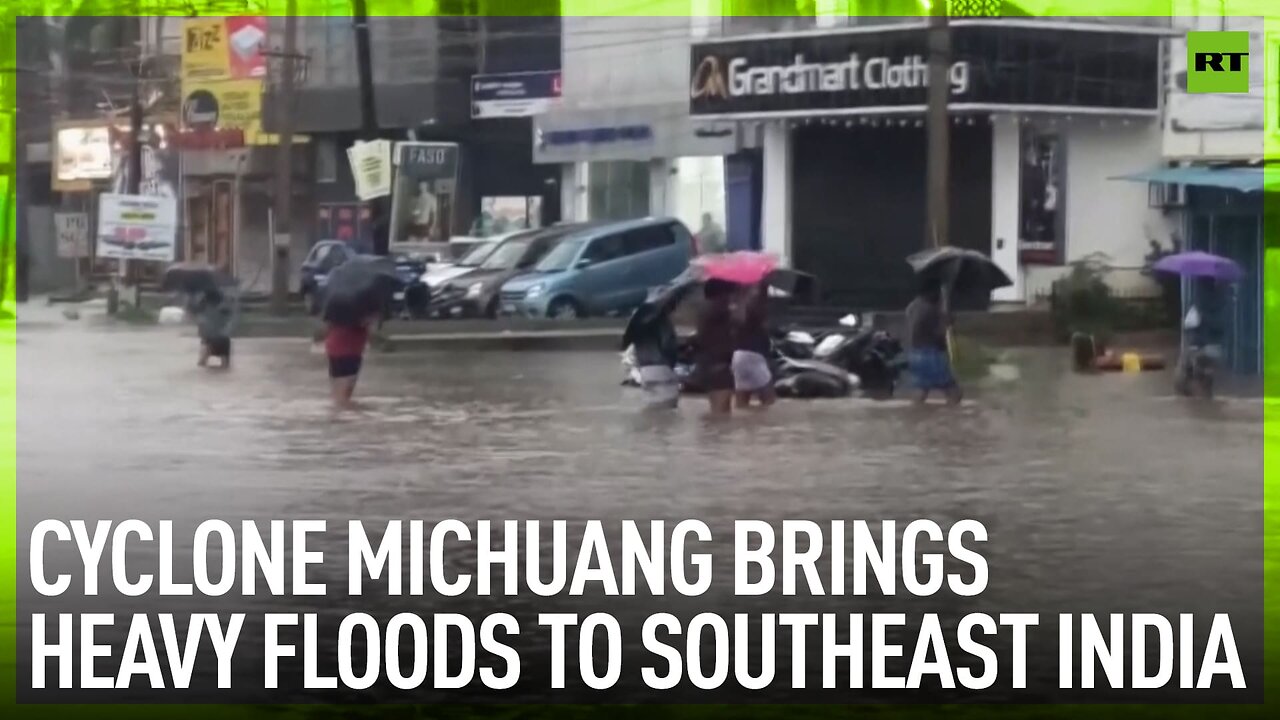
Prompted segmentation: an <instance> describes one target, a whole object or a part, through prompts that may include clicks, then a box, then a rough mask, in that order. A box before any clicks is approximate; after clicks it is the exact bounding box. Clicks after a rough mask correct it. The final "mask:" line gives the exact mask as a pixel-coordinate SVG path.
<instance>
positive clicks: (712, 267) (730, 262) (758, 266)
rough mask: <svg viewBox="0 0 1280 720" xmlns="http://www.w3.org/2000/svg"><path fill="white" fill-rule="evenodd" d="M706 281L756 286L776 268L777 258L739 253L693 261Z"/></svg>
mask: <svg viewBox="0 0 1280 720" xmlns="http://www.w3.org/2000/svg"><path fill="white" fill-rule="evenodd" d="M694 263H695V264H696V265H697V266H698V267H699V268H701V270H702V276H703V278H704V279H707V280H723V281H725V282H731V283H737V284H739V285H756V284H758V283H760V282H763V281H764V279H765V278H766V277H768V276H769V273H771V272H773V271H774V270H775V269H776V268H777V267H778V260H777V258H775V257H773V256H772V255H765V254H764V253H758V252H746V251H739V252H733V253H728V254H727V255H709V256H707V257H701V258H698V259H697V260H695V261H694Z"/></svg>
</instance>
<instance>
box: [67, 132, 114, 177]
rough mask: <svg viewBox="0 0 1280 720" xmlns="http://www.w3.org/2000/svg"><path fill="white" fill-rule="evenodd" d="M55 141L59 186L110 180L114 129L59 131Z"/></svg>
mask: <svg viewBox="0 0 1280 720" xmlns="http://www.w3.org/2000/svg"><path fill="white" fill-rule="evenodd" d="M54 142H55V147H54V162H55V163H56V170H55V173H54V180H55V181H56V182H57V183H75V182H82V181H89V180H106V179H109V178H110V177H111V171H112V165H111V130H110V128H108V127H107V126H106V125H99V126H96V127H64V128H59V129H58V130H57V135H56V137H55V139H54Z"/></svg>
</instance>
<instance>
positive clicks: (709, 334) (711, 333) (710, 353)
mask: <svg viewBox="0 0 1280 720" xmlns="http://www.w3.org/2000/svg"><path fill="white" fill-rule="evenodd" d="M733 291H734V285H733V284H732V283H727V282H724V281H721V280H708V281H707V283H706V284H705V285H704V286H703V295H704V300H705V301H704V303H703V307H702V309H701V312H700V313H699V315H698V335H697V340H696V343H697V347H696V350H697V356H696V360H695V362H694V373H695V377H697V378H698V381H699V384H700V385H702V386H703V388H705V389H706V392H707V401H708V402H709V403H710V405H711V414H712V415H728V414H730V413H732V412H733V346H734V338H733V313H732V310H731V304H730V301H731V299H732V296H733Z"/></svg>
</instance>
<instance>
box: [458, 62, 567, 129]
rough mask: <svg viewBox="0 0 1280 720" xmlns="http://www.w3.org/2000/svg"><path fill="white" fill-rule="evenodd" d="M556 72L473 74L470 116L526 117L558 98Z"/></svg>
mask: <svg viewBox="0 0 1280 720" xmlns="http://www.w3.org/2000/svg"><path fill="white" fill-rule="evenodd" d="M560 92H561V87H560V72H559V71H551V72H522V73H506V74H503V75H477V76H475V77H473V78H472V79H471V117H473V118H477V119H483V118H500V117H530V116H532V115H538V114H541V113H544V112H547V111H548V110H550V109H551V108H552V107H553V106H554V104H555V102H556V101H557V100H559V99H560Z"/></svg>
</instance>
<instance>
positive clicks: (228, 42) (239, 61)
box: [182, 16, 267, 80]
mask: <svg viewBox="0 0 1280 720" xmlns="http://www.w3.org/2000/svg"><path fill="white" fill-rule="evenodd" d="M266 39H267V19H266V18H265V17H256V16H248V17H228V18H190V19H188V20H187V21H186V23H185V24H184V25H183V36H182V78H183V79H184V80H187V79H191V80H201V79H203V80H209V79H226V78H230V79H234V80H247V79H251V78H252V79H258V80H261V79H263V78H265V77H266V76H267V65H266V58H265V56H263V54H262V44H263V42H265V41H266Z"/></svg>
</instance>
